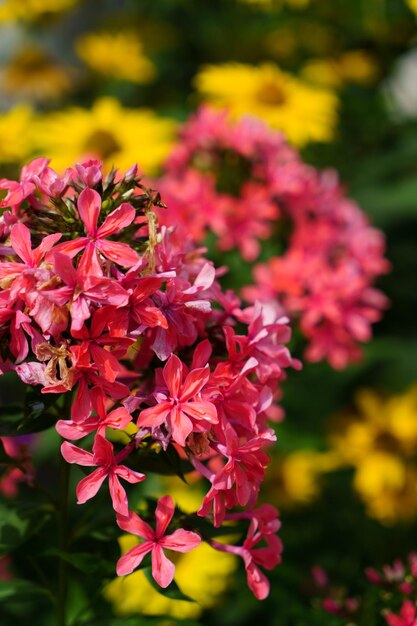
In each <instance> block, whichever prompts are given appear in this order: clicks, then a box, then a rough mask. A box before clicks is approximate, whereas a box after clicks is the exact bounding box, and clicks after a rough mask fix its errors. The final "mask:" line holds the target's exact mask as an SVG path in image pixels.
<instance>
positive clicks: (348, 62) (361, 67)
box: [303, 50, 378, 88]
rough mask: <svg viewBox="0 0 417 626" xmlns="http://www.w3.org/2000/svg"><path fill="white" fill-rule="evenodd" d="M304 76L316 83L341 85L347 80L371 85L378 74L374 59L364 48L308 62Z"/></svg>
mask: <svg viewBox="0 0 417 626" xmlns="http://www.w3.org/2000/svg"><path fill="white" fill-rule="evenodd" d="M303 76H304V77H305V78H306V79H307V80H309V81H311V82H313V83H316V84H319V85H324V86H327V87H336V88H337V87H340V86H341V85H343V83H345V82H350V83H356V84H358V85H365V86H366V85H371V84H373V83H374V82H375V80H376V78H377V76H378V67H377V65H376V63H375V61H374V59H373V58H372V57H371V56H370V55H369V54H368V53H367V52H365V51H363V50H351V51H349V52H345V53H344V54H342V55H341V56H340V57H339V58H337V59H318V60H317V59H316V60H313V61H310V62H309V63H307V65H306V66H305V67H304V69H303Z"/></svg>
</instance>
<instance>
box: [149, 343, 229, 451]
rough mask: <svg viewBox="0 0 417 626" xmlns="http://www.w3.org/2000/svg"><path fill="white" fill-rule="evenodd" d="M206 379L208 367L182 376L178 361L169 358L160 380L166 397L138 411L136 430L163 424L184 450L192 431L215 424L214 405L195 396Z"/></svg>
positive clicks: (163, 395) (161, 396) (160, 396)
mask: <svg viewBox="0 0 417 626" xmlns="http://www.w3.org/2000/svg"><path fill="white" fill-rule="evenodd" d="M209 377H210V370H209V367H208V366H206V367H203V368H197V369H195V370H192V371H191V372H190V373H189V374H187V375H186V376H185V379H184V366H183V364H182V362H181V361H180V359H179V358H178V357H177V356H176V355H175V354H172V355H171V356H170V358H169V359H168V361H167V363H166V365H165V367H164V369H163V378H164V381H165V384H166V386H167V388H168V393H157V394H156V397H157V402H158V404H156V405H155V406H152V407H150V408H149V409H144V410H143V411H141V413H140V415H139V418H138V421H137V425H138V426H151V427H156V426H161V424H164V423H166V424H167V427H168V428H169V430H170V431H171V433H172V438H173V439H174V441H176V442H177V443H179V444H180V445H181V446H185V440H186V439H187V437H188V435H189V434H190V433H191V432H192V431H193V429H194V428H195V427H196V426H198V427H199V428H201V427H202V426H204V424H206V426H207V428H208V427H209V425H210V424H215V423H217V421H218V419H217V411H216V407H215V406H214V404H212V403H211V402H205V401H202V400H200V399H199V397H198V394H199V393H200V392H201V390H202V389H203V387H204V386H205V385H206V383H207V381H208V379H209Z"/></svg>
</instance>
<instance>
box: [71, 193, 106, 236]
mask: <svg viewBox="0 0 417 626" xmlns="http://www.w3.org/2000/svg"><path fill="white" fill-rule="evenodd" d="M77 208H78V212H79V214H80V217H81V219H82V221H83V222H84V224H85V230H86V233H87V235H95V233H96V230H97V221H98V216H99V213H100V209H101V197H100V194H99V193H97V191H94V189H83V191H82V192H81V193H80V195H79V198H78V204H77Z"/></svg>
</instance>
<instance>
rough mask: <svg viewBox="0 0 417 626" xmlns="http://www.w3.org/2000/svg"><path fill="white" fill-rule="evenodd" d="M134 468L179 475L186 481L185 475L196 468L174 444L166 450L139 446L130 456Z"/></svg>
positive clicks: (141, 470) (167, 474)
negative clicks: (180, 453)
mask: <svg viewBox="0 0 417 626" xmlns="http://www.w3.org/2000/svg"><path fill="white" fill-rule="evenodd" d="M129 461H130V462H131V467H132V469H135V470H136V471H140V472H145V473H146V472H153V473H155V474H161V475H163V476H179V478H181V479H182V480H183V481H184V482H186V480H185V477H184V475H185V474H187V473H189V472H192V471H193V470H194V468H193V466H192V465H191V463H189V462H188V461H185V460H184V459H182V458H181V457H180V455H179V454H178V452H177V451H176V449H175V448H174V446H168V449H167V450H166V451H164V450H161V451H156V450H155V449H154V448H151V447H149V448H139V449H138V450H137V452H136V454H132V455H131V456H130V457H129Z"/></svg>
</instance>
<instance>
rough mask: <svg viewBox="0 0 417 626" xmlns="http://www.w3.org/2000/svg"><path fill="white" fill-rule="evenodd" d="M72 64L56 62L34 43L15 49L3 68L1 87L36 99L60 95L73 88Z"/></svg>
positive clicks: (23, 96)
mask: <svg viewBox="0 0 417 626" xmlns="http://www.w3.org/2000/svg"><path fill="white" fill-rule="evenodd" d="M72 74H73V70H72V69H71V68H68V67H65V66H63V65H58V64H56V63H54V61H53V60H52V59H51V58H50V57H49V55H48V54H47V53H46V52H45V51H44V50H42V49H41V48H39V47H37V46H28V47H25V48H23V49H21V50H19V51H18V53H17V54H16V55H15V56H14V57H13V58H12V59H11V60H10V61H9V63H8V64H7V65H6V66H5V68H4V70H3V76H2V85H3V88H4V90H5V91H6V92H7V93H9V94H11V95H13V96H19V97H20V98H29V99H33V100H37V101H39V102H42V101H49V100H51V99H56V98H59V97H60V96H63V95H64V94H66V93H67V92H68V91H70V90H71V88H72Z"/></svg>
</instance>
